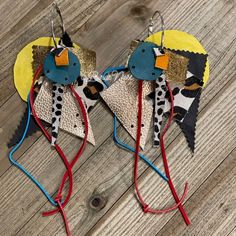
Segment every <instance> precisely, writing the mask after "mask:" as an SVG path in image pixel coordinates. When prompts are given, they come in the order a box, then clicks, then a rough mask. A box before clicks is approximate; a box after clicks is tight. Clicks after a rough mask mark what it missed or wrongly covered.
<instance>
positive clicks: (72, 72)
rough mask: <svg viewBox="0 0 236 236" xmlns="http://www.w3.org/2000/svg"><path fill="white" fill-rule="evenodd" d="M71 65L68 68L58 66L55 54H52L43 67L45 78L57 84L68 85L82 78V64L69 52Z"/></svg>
mask: <svg viewBox="0 0 236 236" xmlns="http://www.w3.org/2000/svg"><path fill="white" fill-rule="evenodd" d="M68 57H69V65H68V66H56V63H55V59H54V53H53V52H50V53H49V54H48V55H47V57H46V59H45V61H44V66H43V71H44V74H45V76H46V77H47V78H48V79H49V80H51V81H53V82H56V83H60V84H64V85H68V84H71V83H73V82H75V81H76V80H77V78H78V77H79V76H80V67H81V66H80V62H79V59H78V57H77V56H76V55H75V54H73V53H72V52H71V51H70V50H68Z"/></svg>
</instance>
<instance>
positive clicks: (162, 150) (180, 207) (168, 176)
mask: <svg viewBox="0 0 236 236" xmlns="http://www.w3.org/2000/svg"><path fill="white" fill-rule="evenodd" d="M166 84H167V88H168V90H169V93H170V99H171V111H170V116H169V119H168V123H167V124H166V126H165V128H164V130H163V132H162V134H161V137H160V145H161V153H162V158H163V163H164V168H165V174H166V176H167V178H168V179H169V181H168V184H169V187H170V190H171V192H172V195H173V197H174V199H175V202H176V203H178V202H181V201H180V200H179V197H178V195H177V193H176V190H175V187H174V184H173V182H172V180H171V177H170V171H169V166H168V162H167V156H166V151H165V144H164V136H165V134H166V131H167V129H168V128H169V127H170V124H171V122H172V120H173V117H174V97H173V94H172V91H171V88H170V85H169V83H168V81H166ZM187 185H188V183H186V184H185V188H187ZM179 210H180V212H181V214H182V216H183V218H184V221H185V223H186V225H190V220H189V218H188V215H187V213H186V212H185V210H184V208H183V205H182V202H181V204H179Z"/></svg>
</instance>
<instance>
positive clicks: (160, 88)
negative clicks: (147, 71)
mask: <svg viewBox="0 0 236 236" xmlns="http://www.w3.org/2000/svg"><path fill="white" fill-rule="evenodd" d="M165 94H166V81H165V77H164V76H163V75H161V76H160V77H159V78H158V79H157V80H156V81H155V106H154V141H153V146H154V147H158V146H159V144H160V130H161V124H162V118H163V113H164V108H165Z"/></svg>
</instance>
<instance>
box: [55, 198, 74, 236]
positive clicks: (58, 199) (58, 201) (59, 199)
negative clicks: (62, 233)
mask: <svg viewBox="0 0 236 236" xmlns="http://www.w3.org/2000/svg"><path fill="white" fill-rule="evenodd" d="M55 201H56V202H57V204H58V207H59V209H60V212H61V215H62V218H63V221H64V224H65V227H66V233H67V236H71V232H70V228H69V223H68V220H67V217H66V213H65V211H64V208H63V206H62V204H61V196H58V197H56V198H55Z"/></svg>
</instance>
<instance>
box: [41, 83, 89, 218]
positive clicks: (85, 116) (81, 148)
mask: <svg viewBox="0 0 236 236" xmlns="http://www.w3.org/2000/svg"><path fill="white" fill-rule="evenodd" d="M70 89H71V91H72V93H73V94H74V96H75V97H76V99H77V100H78V102H79V105H80V107H81V111H82V114H83V120H84V125H85V135H84V139H83V143H82V145H81V147H80V149H79V151H78V153H77V154H76V156H75V157H74V159H73V160H72V161H71V163H70V166H71V168H73V166H74V165H75V163H76V162H77V160H78V159H79V157H80V156H81V154H82V153H83V151H84V148H85V146H86V143H87V137H88V118H87V111H86V108H85V106H84V104H83V102H82V99H81V98H80V96H79V95H78V94H77V92H76V91H75V90H74V88H73V86H71V85H70ZM67 177H68V172H65V174H64V176H63V179H62V182H61V186H60V188H59V190H58V195H61V194H62V190H63V187H64V185H65V182H66V179H67ZM71 194H72V192H70V191H69V193H68V195H67V196H66V198H65V200H64V202H63V207H65V206H66V205H67V203H68V202H69V200H70V197H71ZM57 212H59V209H55V210H52V211H48V212H44V213H43V216H50V215H53V214H55V213H57Z"/></svg>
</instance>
